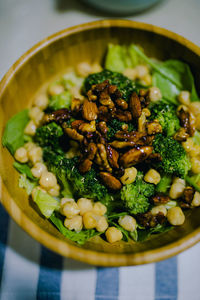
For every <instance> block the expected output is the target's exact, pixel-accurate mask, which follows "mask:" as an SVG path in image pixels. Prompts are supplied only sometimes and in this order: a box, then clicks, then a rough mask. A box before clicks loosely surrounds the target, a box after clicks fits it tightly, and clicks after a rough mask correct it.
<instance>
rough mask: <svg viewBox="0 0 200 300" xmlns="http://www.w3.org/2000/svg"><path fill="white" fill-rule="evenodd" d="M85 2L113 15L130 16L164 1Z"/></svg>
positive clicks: (103, 0)
mask: <svg viewBox="0 0 200 300" xmlns="http://www.w3.org/2000/svg"><path fill="white" fill-rule="evenodd" d="M82 1H83V2H85V3H87V4H89V5H91V6H93V7H95V8H97V9H100V10H103V11H106V12H109V13H112V14H120V15H123V14H130V13H138V12H141V11H142V10H145V9H147V8H149V7H151V6H152V5H154V4H155V3H157V2H160V1H162V0H82Z"/></svg>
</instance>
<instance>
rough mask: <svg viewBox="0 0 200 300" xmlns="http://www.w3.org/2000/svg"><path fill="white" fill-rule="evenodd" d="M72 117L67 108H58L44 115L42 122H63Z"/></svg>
mask: <svg viewBox="0 0 200 300" xmlns="http://www.w3.org/2000/svg"><path fill="white" fill-rule="evenodd" d="M70 117H71V115H70V112H69V110H68V109H67V108H63V109H59V110H56V111H54V112H52V113H50V114H45V115H44V117H43V121H42V123H44V124H45V123H49V122H53V121H55V122H58V123H62V122H64V121H67V120H69V119H70Z"/></svg>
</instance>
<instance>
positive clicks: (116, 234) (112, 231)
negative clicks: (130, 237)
mask: <svg viewBox="0 0 200 300" xmlns="http://www.w3.org/2000/svg"><path fill="white" fill-rule="evenodd" d="M105 235H106V239H107V241H108V242H109V243H115V242H118V241H121V239H122V238H123V235H122V233H121V231H120V230H119V229H117V228H116V227H109V228H108V229H107V230H106V233H105Z"/></svg>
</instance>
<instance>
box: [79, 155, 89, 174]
mask: <svg viewBox="0 0 200 300" xmlns="http://www.w3.org/2000/svg"><path fill="white" fill-rule="evenodd" d="M91 167H92V161H91V160H89V159H88V158H86V159H85V160H83V161H82V162H81V163H80V164H79V166H78V169H79V171H80V173H81V174H85V173H87V172H89V171H90V169H91Z"/></svg>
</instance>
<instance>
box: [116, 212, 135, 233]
mask: <svg viewBox="0 0 200 300" xmlns="http://www.w3.org/2000/svg"><path fill="white" fill-rule="evenodd" d="M118 223H119V225H120V226H122V227H123V228H124V229H125V230H128V231H134V230H135V229H136V224H137V223H136V220H135V219H134V218H133V217H132V216H129V215H125V216H121V217H120V218H119V220H118Z"/></svg>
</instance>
